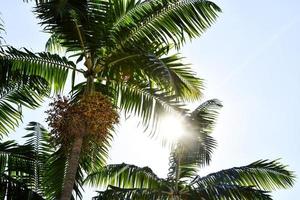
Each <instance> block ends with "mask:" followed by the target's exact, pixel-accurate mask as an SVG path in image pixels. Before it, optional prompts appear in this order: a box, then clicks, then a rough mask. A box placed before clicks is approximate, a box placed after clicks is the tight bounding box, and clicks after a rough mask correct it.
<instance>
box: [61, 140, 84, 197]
mask: <svg viewBox="0 0 300 200" xmlns="http://www.w3.org/2000/svg"><path fill="white" fill-rule="evenodd" d="M82 141H83V137H82V136H79V137H76V138H75V140H74V143H73V145H72V150H71V152H70V158H69V162H68V166H67V172H66V177H65V180H64V186H63V191H62V193H61V197H60V200H70V199H71V197H72V191H73V187H74V183H75V178H76V173H77V168H78V163H79V158H80V153H81V146H82Z"/></svg>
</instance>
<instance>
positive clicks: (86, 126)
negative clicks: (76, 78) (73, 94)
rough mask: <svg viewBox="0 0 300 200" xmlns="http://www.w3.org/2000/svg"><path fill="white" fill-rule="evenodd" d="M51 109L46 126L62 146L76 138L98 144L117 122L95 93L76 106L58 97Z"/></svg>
mask: <svg viewBox="0 0 300 200" xmlns="http://www.w3.org/2000/svg"><path fill="white" fill-rule="evenodd" d="M50 106H51V109H50V110H48V111H47V113H48V118H47V121H48V124H49V126H50V127H51V128H52V131H51V132H52V133H53V134H54V136H55V137H56V139H57V141H59V143H63V144H64V145H66V144H70V143H71V142H72V140H73V139H74V138H75V137H78V136H79V137H83V138H84V139H88V140H89V141H91V140H92V141H93V142H101V141H103V140H104V138H105V137H106V136H107V135H108V133H109V131H110V130H111V129H112V128H113V125H114V124H116V123H117V122H118V118H119V115H118V113H117V112H116V109H115V108H114V106H113V105H112V103H111V102H110V100H109V99H108V98H107V97H106V96H104V95H102V94H101V93H98V92H94V93H92V94H90V95H86V96H83V97H82V98H81V99H80V100H79V101H78V102H76V103H71V102H70V100H69V99H67V98H65V97H58V98H57V99H55V101H54V102H53V103H51V104H50ZM86 142H88V141H86Z"/></svg>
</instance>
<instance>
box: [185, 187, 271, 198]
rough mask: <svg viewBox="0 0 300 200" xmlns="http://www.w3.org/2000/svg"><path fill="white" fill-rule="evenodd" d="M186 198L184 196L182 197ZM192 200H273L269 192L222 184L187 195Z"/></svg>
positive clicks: (196, 190) (199, 189)
mask: <svg viewBox="0 0 300 200" xmlns="http://www.w3.org/2000/svg"><path fill="white" fill-rule="evenodd" d="M182 196H183V198H184V196H185V195H184V194H183V195H182ZM186 196H187V197H189V198H190V199H199V198H201V199H204V200H252V199H255V200H256V199H257V200H272V198H271V196H270V194H269V192H266V191H263V190H258V189H256V188H253V187H251V186H248V187H245V186H240V185H230V184H220V185H215V186H208V187H206V188H196V189H194V190H192V191H190V192H189V193H188V194H187V195H186Z"/></svg>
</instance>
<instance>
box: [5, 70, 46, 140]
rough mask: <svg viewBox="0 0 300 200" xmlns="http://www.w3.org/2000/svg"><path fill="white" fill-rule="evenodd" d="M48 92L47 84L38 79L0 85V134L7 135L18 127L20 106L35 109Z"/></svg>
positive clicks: (11, 81)
mask: <svg viewBox="0 0 300 200" xmlns="http://www.w3.org/2000/svg"><path fill="white" fill-rule="evenodd" d="M0 71H2V70H0ZM17 77H19V76H17ZM1 81H3V79H1ZM49 92H50V90H49V87H48V84H47V82H46V81H44V80H43V79H41V78H39V77H28V78H27V80H26V79H17V80H16V81H13V80H9V81H8V82H7V83H4V84H0V116H1V118H0V134H1V135H2V134H8V133H9V131H10V130H14V128H15V127H17V126H18V123H19V121H20V120H21V119H22V111H21V110H20V106H26V107H28V108H37V107H38V106H39V105H40V104H41V102H42V101H43V97H45V96H47V95H49ZM1 135H0V136H1Z"/></svg>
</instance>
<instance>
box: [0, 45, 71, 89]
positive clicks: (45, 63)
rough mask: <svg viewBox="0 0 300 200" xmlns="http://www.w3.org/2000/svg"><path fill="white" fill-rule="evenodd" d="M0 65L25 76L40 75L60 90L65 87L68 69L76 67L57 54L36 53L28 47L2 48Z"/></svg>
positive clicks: (0, 50)
mask: <svg viewBox="0 0 300 200" xmlns="http://www.w3.org/2000/svg"><path fill="white" fill-rule="evenodd" d="M0 66H1V67H5V68H8V69H7V71H13V72H14V71H17V72H18V73H20V74H21V75H23V76H24V75H27V76H31V75H34V76H39V77H41V78H43V79H45V80H46V81H47V82H48V84H49V85H50V86H51V87H52V88H53V89H54V91H55V92H58V91H61V90H62V89H63V87H64V85H65V82H66V79H67V76H68V71H69V69H74V67H75V64H74V63H73V62H71V61H68V60H67V59H66V58H65V57H60V56H59V55H57V54H50V53H36V54H34V53H32V52H30V51H29V50H27V49H24V51H20V50H17V49H15V48H13V47H6V48H1V49H0Z"/></svg>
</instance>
